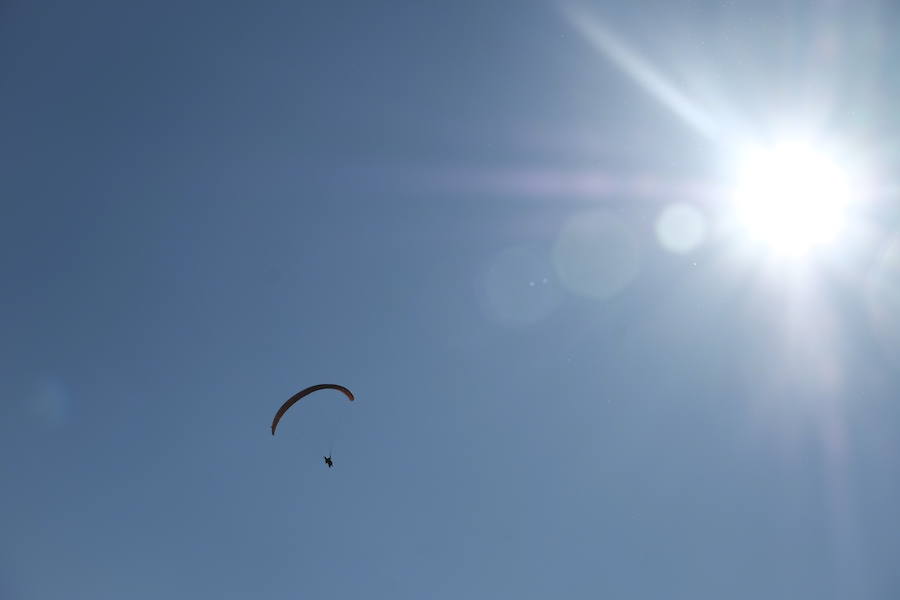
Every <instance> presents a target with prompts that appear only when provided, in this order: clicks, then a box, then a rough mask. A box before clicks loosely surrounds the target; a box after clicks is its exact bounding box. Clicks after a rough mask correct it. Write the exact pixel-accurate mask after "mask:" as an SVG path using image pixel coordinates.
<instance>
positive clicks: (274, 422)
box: [272, 383, 355, 435]
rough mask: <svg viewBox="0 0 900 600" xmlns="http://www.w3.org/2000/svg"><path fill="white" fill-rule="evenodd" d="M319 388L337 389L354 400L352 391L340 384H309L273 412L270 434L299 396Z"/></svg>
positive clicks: (273, 432)
mask: <svg viewBox="0 0 900 600" xmlns="http://www.w3.org/2000/svg"><path fill="white" fill-rule="evenodd" d="M319 390H337V391H339V392H341V393H342V394H344V395H345V396H347V399H348V400H350V401H351V402H352V401H353V400H355V398H354V396H353V392H351V391H350V390H348V389H347V388H345V387H344V386H342V385H337V384H335V383H321V384H319V385H311V386H309V387H308V388H306V389H303V390H300V391H299V392H297V393H296V394H294V395H293V396H291V397H290V398H288V399H287V400H286V401H285V403H284V404H282V405H281V408H279V409H278V412H277V413H275V418H274V419H272V435H275V428H276V427H278V422H279V421H281V417H283V416H284V413H286V412H287V411H288V409H289V408H290V407H292V406H293V405H294V404H296V403H297V402H298V401H300V399H301V398H304V397H305V396H308V395H309V394H312V393H313V392H318V391H319Z"/></svg>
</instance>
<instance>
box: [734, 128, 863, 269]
mask: <svg viewBox="0 0 900 600" xmlns="http://www.w3.org/2000/svg"><path fill="white" fill-rule="evenodd" d="M851 187H852V186H851V184H850V177H849V175H848V173H847V172H846V171H845V170H844V169H843V168H841V166H840V165H839V164H837V162H836V161H835V160H834V159H833V158H832V157H831V156H829V155H828V154H827V153H826V152H825V151H823V150H820V149H818V148H816V147H814V146H813V145H811V144H805V143H801V142H782V143H779V144H775V145H773V146H769V147H765V148H754V149H752V150H751V151H749V152H747V153H746V154H745V156H744V157H743V160H742V161H741V166H740V169H739V171H738V180H737V186H736V188H735V191H734V200H735V203H736V209H737V212H738V218H739V220H740V223H741V226H742V227H743V228H745V229H746V231H747V233H748V234H749V235H750V237H751V238H753V239H754V240H755V241H758V242H763V243H765V244H767V245H768V246H769V247H770V248H771V249H772V250H773V251H775V252H777V253H779V254H782V255H790V256H798V255H803V254H806V253H807V252H808V251H810V250H811V249H812V248H814V247H816V246H819V245H822V244H826V243H829V242H831V241H833V240H834V239H835V238H836V237H837V236H838V234H839V233H840V232H841V230H842V229H843V226H844V220H845V216H846V210H847V207H848V205H849V204H850V202H851V200H852V190H851Z"/></svg>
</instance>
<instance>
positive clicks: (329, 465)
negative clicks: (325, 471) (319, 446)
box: [322, 456, 334, 469]
mask: <svg viewBox="0 0 900 600" xmlns="http://www.w3.org/2000/svg"><path fill="white" fill-rule="evenodd" d="M322 458H324V459H325V464H326V465H328V468H329V469H330V468H331V467H333V466H334V463H333V462H332V461H331V457H330V456H323V457H322Z"/></svg>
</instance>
